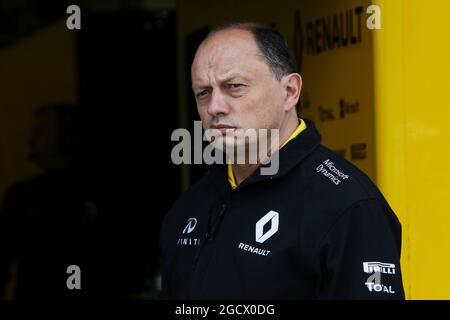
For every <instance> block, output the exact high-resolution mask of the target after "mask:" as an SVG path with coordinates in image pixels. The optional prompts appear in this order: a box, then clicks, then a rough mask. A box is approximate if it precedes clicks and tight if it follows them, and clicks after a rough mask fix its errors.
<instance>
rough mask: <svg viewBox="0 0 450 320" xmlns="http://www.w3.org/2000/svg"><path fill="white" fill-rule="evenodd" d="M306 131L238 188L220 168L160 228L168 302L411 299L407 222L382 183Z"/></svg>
mask: <svg viewBox="0 0 450 320" xmlns="http://www.w3.org/2000/svg"><path fill="white" fill-rule="evenodd" d="M306 124H307V129H306V130H304V131H303V132H302V133H300V134H299V135H298V136H297V137H296V138H294V139H293V140H292V141H290V142H289V143H288V144H287V145H286V146H284V147H283V148H282V149H281V150H280V151H279V170H278V173H277V174H276V175H272V176H267V175H261V172H260V170H256V171H255V172H254V173H253V174H252V175H251V176H249V177H248V178H247V179H246V180H245V181H243V182H242V183H241V184H240V185H239V186H238V187H237V188H236V189H234V190H232V189H231V187H230V185H229V183H228V181H227V170H226V165H222V166H221V165H213V166H211V168H210V170H209V171H208V172H207V173H206V174H205V175H204V177H202V178H201V179H200V180H199V181H198V182H197V183H196V184H195V185H193V186H192V187H191V188H190V189H189V190H188V191H187V192H185V193H184V194H183V195H182V197H181V198H180V199H179V200H178V201H177V202H176V203H175V204H174V206H173V207H172V209H171V210H170V212H169V213H168V214H167V215H166V217H165V219H164V222H163V226H162V230H161V248H162V253H163V271H162V290H163V292H162V297H163V298H165V299H403V298H404V293H403V286H402V278H401V271H400V262H399V261H400V248H401V226H400V223H399V221H398V219H397V218H396V216H395V214H394V212H393V211H392V209H391V208H390V206H389V204H388V203H387V202H386V200H385V199H384V197H383V195H382V194H381V193H380V191H379V190H378V188H377V187H376V186H375V184H374V183H373V182H372V181H371V180H370V179H369V178H368V177H367V176H366V175H365V174H364V173H363V172H361V171H360V170H359V169H358V168H356V167H355V166H354V165H352V164H351V163H350V162H348V161H346V160H345V159H343V158H341V157H340V156H338V155H336V154H334V153H333V152H332V151H330V150H328V149H327V148H326V147H324V146H323V145H321V144H320V140H321V137H320V134H319V133H318V132H317V130H316V129H315V127H314V125H313V123H312V122H310V121H306Z"/></svg>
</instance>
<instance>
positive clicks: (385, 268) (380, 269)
mask: <svg viewBox="0 0 450 320" xmlns="http://www.w3.org/2000/svg"><path fill="white" fill-rule="evenodd" d="M363 269H364V272H365V273H373V274H372V275H371V276H370V277H369V278H367V281H366V283H365V285H366V286H367V289H369V291H370V292H384V293H388V294H394V293H395V291H394V290H392V286H386V285H384V284H382V283H381V274H382V273H383V274H391V275H395V264H393V263H383V262H378V261H375V262H363Z"/></svg>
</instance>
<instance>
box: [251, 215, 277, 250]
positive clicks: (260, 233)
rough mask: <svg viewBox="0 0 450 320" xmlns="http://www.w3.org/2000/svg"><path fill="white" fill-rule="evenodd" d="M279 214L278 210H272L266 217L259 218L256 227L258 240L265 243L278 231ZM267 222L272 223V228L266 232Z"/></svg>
mask: <svg viewBox="0 0 450 320" xmlns="http://www.w3.org/2000/svg"><path fill="white" fill-rule="evenodd" d="M278 216H279V215H278V212H276V211H273V210H271V211H269V212H268V213H267V214H266V215H265V216H264V217H262V218H261V219H259V221H258V222H257V223H256V228H255V229H256V230H255V231H256V232H255V237H256V242H258V243H263V242H265V241H266V240H267V239H269V238H270V237H272V236H273V235H274V234H275V233H276V232H277V231H278V223H279V218H278ZM267 223H270V228H269V230H267V231H266V232H265V233H264V226H265V225H266V224H267Z"/></svg>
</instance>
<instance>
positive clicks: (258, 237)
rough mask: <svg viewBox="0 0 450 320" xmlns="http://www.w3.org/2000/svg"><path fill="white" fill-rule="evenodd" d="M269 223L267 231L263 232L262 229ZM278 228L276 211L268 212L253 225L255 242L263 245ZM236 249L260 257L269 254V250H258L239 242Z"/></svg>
mask: <svg viewBox="0 0 450 320" xmlns="http://www.w3.org/2000/svg"><path fill="white" fill-rule="evenodd" d="M268 223H270V227H269V229H267V230H266V231H265V232H264V227H265V226H266V225H267V224H268ZM278 226H279V214H278V212H276V211H273V210H271V211H269V212H268V213H266V214H265V215H264V217H262V218H261V219H259V220H258V222H256V225H255V241H256V242H258V243H264V242H266V241H267V240H268V239H270V238H271V237H272V236H273V235H274V234H275V233H277V231H278ZM238 248H239V249H241V250H244V251H248V252H251V253H254V254H258V255H260V256H268V255H269V254H270V250H265V249H260V248H257V247H254V246H251V245H248V244H245V243H243V242H240V243H239V245H238Z"/></svg>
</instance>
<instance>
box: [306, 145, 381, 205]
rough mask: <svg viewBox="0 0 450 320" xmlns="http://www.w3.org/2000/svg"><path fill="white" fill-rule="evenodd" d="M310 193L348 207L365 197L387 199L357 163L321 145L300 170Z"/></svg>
mask: <svg viewBox="0 0 450 320" xmlns="http://www.w3.org/2000/svg"><path fill="white" fill-rule="evenodd" d="M297 174H300V175H301V177H302V180H303V181H304V183H305V184H306V185H305V187H306V189H307V190H308V192H310V193H311V196H313V197H315V196H316V197H318V198H321V199H323V200H329V201H333V202H335V203H336V204H338V203H340V204H341V205H342V206H349V205H352V204H354V203H356V202H358V201H361V200H366V199H380V200H383V201H384V197H383V195H382V194H381V192H380V190H379V189H378V187H377V186H376V185H375V183H374V182H373V181H372V180H371V178H369V176H368V175H367V174H366V173H364V172H363V171H362V170H361V169H359V168H358V167H357V166H356V165H355V164H353V163H351V162H350V161H348V160H346V159H344V158H343V157H342V156H340V155H338V154H336V153H334V152H333V151H331V150H330V149H328V148H327V147H325V146H323V145H319V146H318V147H317V148H316V149H315V150H314V151H313V152H312V153H311V154H310V155H309V156H308V157H307V158H306V159H305V160H304V161H303V163H302V165H300V166H299V167H298V169H297Z"/></svg>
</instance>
